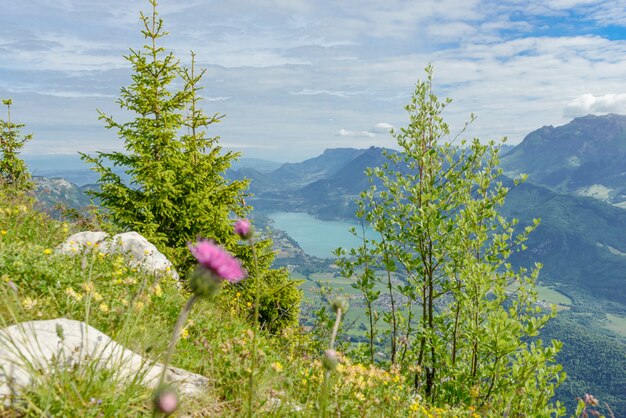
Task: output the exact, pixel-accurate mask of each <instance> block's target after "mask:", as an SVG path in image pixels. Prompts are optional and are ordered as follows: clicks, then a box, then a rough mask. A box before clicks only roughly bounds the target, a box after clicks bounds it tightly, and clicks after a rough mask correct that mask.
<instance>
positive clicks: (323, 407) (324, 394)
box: [319, 309, 342, 418]
mask: <svg viewBox="0 0 626 418" xmlns="http://www.w3.org/2000/svg"><path fill="white" fill-rule="evenodd" d="M341 314H342V312H341V309H337V318H336V319H335V325H334V326H333V332H332V333H331V335H330V344H329V350H334V349H335V339H336V338H337V332H338V331H339V324H340V323H341ZM328 379H330V370H326V371H325V373H324V380H323V382H322V396H321V399H320V414H319V416H320V417H321V418H325V417H326V404H327V399H328Z"/></svg>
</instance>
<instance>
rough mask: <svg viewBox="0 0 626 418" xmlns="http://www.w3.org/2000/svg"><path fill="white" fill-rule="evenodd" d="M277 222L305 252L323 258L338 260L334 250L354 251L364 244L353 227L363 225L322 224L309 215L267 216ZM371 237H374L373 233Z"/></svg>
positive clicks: (337, 222) (287, 213)
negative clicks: (340, 248) (350, 249)
mask: <svg viewBox="0 0 626 418" xmlns="http://www.w3.org/2000/svg"><path fill="white" fill-rule="evenodd" d="M267 216H268V218H270V219H271V220H273V221H274V227H275V228H277V229H282V230H283V231H285V232H286V233H287V235H289V236H290V237H291V238H293V239H294V240H296V242H297V243H298V244H299V245H300V247H302V249H303V250H304V252H306V253H307V254H309V255H313V256H315V257H320V258H329V257H334V255H333V254H332V251H333V250H334V249H336V248H337V247H343V248H346V249H348V248H354V247H358V246H359V245H361V244H362V241H361V240H360V239H359V238H357V237H355V236H354V235H352V234H351V233H350V231H349V229H350V228H351V227H356V228H357V232H358V231H359V230H360V225H358V224H357V223H356V222H347V221H321V220H319V219H316V218H315V217H313V216H311V215H309V214H308V213H302V212H274V213H270V214H269V215H267ZM367 235H368V237H370V238H371V237H372V235H373V234H372V232H371V231H369V233H368V234H367Z"/></svg>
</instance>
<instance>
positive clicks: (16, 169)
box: [0, 99, 33, 192]
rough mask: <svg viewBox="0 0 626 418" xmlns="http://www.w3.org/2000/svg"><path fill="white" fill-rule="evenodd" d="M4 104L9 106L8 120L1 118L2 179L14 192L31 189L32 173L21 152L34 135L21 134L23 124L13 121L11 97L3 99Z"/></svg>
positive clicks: (0, 159)
mask: <svg viewBox="0 0 626 418" xmlns="http://www.w3.org/2000/svg"><path fill="white" fill-rule="evenodd" d="M2 104H3V105H5V106H6V107H7V120H6V121H5V120H2V119H0V156H1V158H0V180H1V182H2V183H3V184H4V185H5V186H8V188H9V190H12V191H14V192H23V191H27V190H30V189H31V188H32V186H33V184H32V183H31V181H30V173H29V172H28V168H27V167H26V164H25V163H24V161H23V160H22V159H20V158H19V153H20V150H21V149H22V147H23V146H24V144H25V143H26V142H28V141H30V140H31V139H32V135H31V134H29V135H24V136H22V135H21V134H20V129H21V128H23V127H24V125H23V124H21V125H20V124H16V123H14V122H11V105H12V104H13V101H12V100H11V99H3V100H2Z"/></svg>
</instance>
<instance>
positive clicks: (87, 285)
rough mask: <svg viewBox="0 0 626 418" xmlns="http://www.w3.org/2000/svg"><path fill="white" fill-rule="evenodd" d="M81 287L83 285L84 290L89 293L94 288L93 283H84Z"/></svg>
mask: <svg viewBox="0 0 626 418" xmlns="http://www.w3.org/2000/svg"><path fill="white" fill-rule="evenodd" d="M80 287H82V288H83V290H84V291H85V292H87V293H91V292H93V290H94V286H93V283H82V284H81V285H80Z"/></svg>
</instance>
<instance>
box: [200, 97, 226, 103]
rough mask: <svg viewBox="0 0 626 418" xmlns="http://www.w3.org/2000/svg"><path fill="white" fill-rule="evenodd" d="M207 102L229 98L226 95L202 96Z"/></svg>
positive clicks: (223, 100) (222, 100)
mask: <svg viewBox="0 0 626 418" xmlns="http://www.w3.org/2000/svg"><path fill="white" fill-rule="evenodd" d="M203 99H204V100H206V101H207V102H225V101H226V100H230V97H228V96H215V97H210V96H208V97H203Z"/></svg>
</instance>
